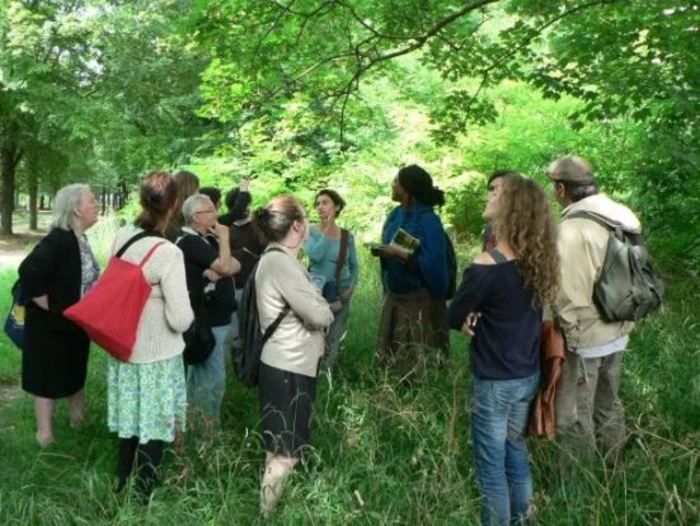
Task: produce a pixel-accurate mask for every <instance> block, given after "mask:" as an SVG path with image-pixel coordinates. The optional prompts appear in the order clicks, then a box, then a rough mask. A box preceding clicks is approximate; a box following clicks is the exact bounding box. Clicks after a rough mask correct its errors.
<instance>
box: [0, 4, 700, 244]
mask: <svg viewBox="0 0 700 526" xmlns="http://www.w3.org/2000/svg"><path fill="white" fill-rule="evenodd" d="M0 8H1V9H0V111H2V116H3V118H2V122H1V123H0V148H1V151H2V180H3V186H2V200H1V202H2V209H3V213H2V229H3V232H5V233H9V232H10V230H11V224H10V221H11V212H8V210H11V208H12V204H13V200H14V195H15V193H16V184H15V181H16V180H17V183H18V184H19V188H21V189H22V191H23V192H27V193H29V194H30V195H31V193H32V192H33V191H34V192H35V191H36V190H37V189H43V190H44V191H51V190H54V189H55V188H57V187H58V186H59V185H60V184H62V183H64V182H66V181H68V180H70V179H73V178H82V179H88V180H89V181H90V182H93V183H96V184H97V185H99V186H101V187H104V188H115V187H128V186H129V185H130V184H132V183H133V182H135V181H136V179H137V177H138V175H139V174H141V173H142V172H143V171H144V170H147V169H152V168H155V167H175V166H181V165H183V164H187V163H192V162H194V163H198V166H211V167H214V166H218V167H219V168H216V169H213V171H214V172H216V173H213V177H214V179H215V180H216V181H224V182H225V184H230V183H231V182H232V180H231V178H230V177H229V175H228V174H230V173H231V172H238V173H244V172H245V173H251V172H252V173H255V174H258V176H259V177H260V178H261V179H264V180H265V181H266V182H265V184H266V185H267V188H268V189H269V190H270V191H272V190H273V189H274V188H277V189H282V188H287V189H291V190H303V189H305V188H309V187H317V186H319V185H320V184H323V183H325V182H328V181H330V180H332V174H333V173H338V172H342V173H348V172H345V168H348V167H350V166H351V164H352V163H357V162H358V159H359V158H362V157H363V155H364V156H366V157H368V158H374V159H383V162H385V163H387V164H389V163H398V162H401V159H402V158H406V157H407V156H408V157H411V156H412V157H416V156H417V157H420V160H424V161H426V162H427V161H430V159H434V160H435V162H437V159H438V158H439V157H442V159H443V160H442V161H441V162H442V164H443V166H445V167H446V168H445V171H446V173H445V174H444V175H445V177H447V178H448V179H450V178H451V179H450V182H446V183H445V184H447V185H448V186H451V185H452V184H453V183H454V184H456V183H455V181H457V180H462V179H459V177H458V176H460V174H461V173H464V172H465V171H469V170H482V171H485V170H487V169H489V168H491V169H493V168H496V167H497V166H496V165H497V164H498V163H500V162H502V161H501V160H502V159H507V158H514V159H515V158H516V157H517V155H511V154H509V153H506V152H504V151H503V150H502V149H500V150H499V149H498V148H496V147H495V143H496V142H497V141H495V140H493V141H490V140H489V138H488V137H485V136H484V133H486V132H487V131H489V130H490V133H492V134H494V135H493V136H492V137H494V138H495V137H496V136H497V135H498V133H496V132H495V131H494V126H496V127H497V126H498V124H499V123H501V124H503V123H505V125H506V126H508V125H511V126H517V124H516V123H515V122H513V121H511V120H510V119H511V113H509V112H511V110H512V109H513V108H521V107H522V106H523V105H526V100H525V99H527V98H529V97H530V96H529V95H528V96H527V97H525V98H523V94H524V93H525V91H527V90H530V91H532V93H539V94H540V95H541V96H542V97H544V100H552V101H554V104H555V106H547V105H546V104H545V103H544V102H542V99H541V98H538V97H535V98H533V99H530V100H531V101H532V107H531V108H530V110H531V111H530V113H529V116H528V117H523V118H525V119H526V120H527V119H529V122H530V125H529V126H526V127H525V128H524V130H525V132H526V131H527V130H529V129H536V128H537V129H539V128H538V127H537V126H536V123H537V122H538V121H540V120H542V118H543V115H542V113H541V111H542V110H543V109H544V108H545V106H546V107H547V108H549V109H547V110H546V111H554V115H556V118H555V119H554V120H556V121H557V123H560V122H561V125H560V124H557V125H556V126H557V129H559V130H560V133H559V134H558V135H557V136H554V135H553V134H551V133H550V134H548V133H547V131H546V130H542V133H541V134H540V135H539V136H536V137H533V136H531V134H529V135H530V136H529V140H530V141H534V142H535V143H537V145H529V146H528V147H527V148H525V146H524V145H522V144H521V145H513V144H511V145H509V146H508V147H509V148H525V149H526V150H528V151H531V152H534V151H538V152H539V151H541V152H542V153H541V154H538V155H537V156H536V157H532V158H529V159H528V160H527V161H526V162H525V165H524V166H515V168H520V169H523V170H525V171H528V170H541V168H542V167H543V166H544V165H546V163H547V162H548V161H549V160H551V158H552V157H554V156H555V155H557V154H561V153H564V152H567V151H573V149H578V151H582V150H583V151H585V153H586V154H587V155H588V156H589V157H591V160H592V161H593V163H594V165H595V166H596V167H597V168H598V172H599V174H600V175H601V176H602V177H603V180H604V182H605V183H606V184H608V185H610V187H611V188H612V189H613V190H614V191H618V192H626V193H627V195H628V197H629V198H630V199H631V200H633V201H636V204H638V205H642V206H643V207H644V208H645V211H646V212H647V214H648V215H649V216H650V218H651V219H654V220H655V219H658V221H656V223H657V227H658V228H660V229H663V228H666V229H675V228H676V227H677V226H678V225H676V224H674V221H673V219H672V218H677V217H680V216H682V215H683V214H686V213H688V212H689V211H690V210H692V209H693V207H694V206H696V205H697V201H695V200H694V198H692V197H691V196H692V195H697V191H698V190H700V183H698V180H697V177H695V174H696V173H697V168H698V161H699V152H698V146H697V140H695V138H696V133H697V128H698V115H699V114H700V112H699V111H698V110H699V109H700V103H699V97H700V89H699V88H700V86H699V84H700V75H698V73H697V72H698V71H700V68H699V67H698V66H700V64H698V61H699V60H700V58H699V57H700V49H699V48H700V39H699V38H698V31H699V29H698V27H699V26H698V19H699V17H700V4H699V3H698V2H697V1H693V0H640V1H637V2H627V1H623V0H566V1H562V2H549V1H542V0H471V1H464V2H458V3H454V2H447V1H443V0H437V1H431V2H414V1H410V2H409V1H406V0H388V1H381V2H379V1H376V0H356V1H353V2H349V1H347V0H260V1H255V2H252V1H249V0H156V1H151V2H146V1H141V0H136V1H133V2H121V1H117V0H113V1H108V0H93V1H88V0H85V1H73V2H69V3H66V2H51V1H46V2H36V1H20V0H0ZM504 83H506V84H504ZM507 83H511V84H507ZM512 83H515V84H512ZM508 85H510V86H515V85H521V86H527V88H522V89H517V90H515V91H513V89H512V88H508V87H507V86H508ZM504 86H506V87H504ZM523 90H525V91H523ZM553 108H556V110H553ZM562 108H564V109H565V111H562ZM519 112H520V109H518V110H517V111H516V113H517V114H518V115H520V113H519ZM559 116H563V120H561V119H559ZM412 119H413V120H415V119H418V120H419V121H420V122H421V125H420V126H418V128H416V130H418V129H420V130H421V131H420V133H421V138H420V139H419V140H414V139H416V137H415V134H411V132H410V126H409V125H407V121H408V120H412ZM557 119H559V120H557ZM416 133H418V132H417V131H416ZM477 143H478V144H480V145H481V147H482V148H483V151H484V152H488V151H490V152H491V153H490V154H489V155H491V156H492V157H490V158H487V157H486V153H484V155H482V156H481V157H479V156H478V155H477V156H475V155H474V154H473V153H472V152H469V151H468V150H467V148H470V147H473V145H474V144H477ZM409 145H412V146H409ZM388 148H394V153H395V155H391V153H390V152H387V151H386V150H387V149H388ZM380 150H385V151H380ZM496 150H498V151H496ZM545 152H546V153H545ZM418 153H420V155H418ZM494 155H495V157H494ZM477 157H478V158H477ZM456 158H459V161H454V162H453V161H451V160H450V159H456ZM348 163H350V164H348ZM469 163H472V164H471V165H468V164H469ZM372 180H374V183H377V180H376V177H375V178H372V177H366V178H364V179H363V183H362V184H363V185H364V187H365V188H371V187H372V184H373V183H372V182H371V181H372ZM379 188H381V184H380V185H379V187H378V188H375V190H372V191H375V192H379V191H380V190H379ZM32 189H34V190H32ZM457 191H458V190H457V188H456V187H455V192H457ZM669 210H670V211H672V213H671V214H670V215H669V214H668V213H667V212H668V211H669ZM693 228H695V229H697V228H698V226H697V225H696V224H692V225H690V228H686V227H684V228H683V230H684V231H693ZM694 232H697V230H695V231H694ZM695 238H697V236H695ZM693 250H696V251H699V252H700V248H699V247H698V245H697V243H695V245H693Z"/></svg>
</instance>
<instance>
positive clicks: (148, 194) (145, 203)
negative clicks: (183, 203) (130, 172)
mask: <svg viewBox="0 0 700 526" xmlns="http://www.w3.org/2000/svg"><path fill="white" fill-rule="evenodd" d="M140 201H141V213H140V214H139V216H138V217H137V218H136V224H137V225H138V226H140V227H141V228H143V229H144V230H154V229H155V228H157V227H159V226H162V225H163V223H164V221H165V219H166V218H167V217H168V214H170V213H171V212H172V211H173V209H174V208H175V206H176V205H177V184H176V183H175V180H174V179H173V178H172V176H171V175H170V174H169V173H168V172H151V173H149V174H148V175H146V177H144V178H143V181H142V182H141V192H140Z"/></svg>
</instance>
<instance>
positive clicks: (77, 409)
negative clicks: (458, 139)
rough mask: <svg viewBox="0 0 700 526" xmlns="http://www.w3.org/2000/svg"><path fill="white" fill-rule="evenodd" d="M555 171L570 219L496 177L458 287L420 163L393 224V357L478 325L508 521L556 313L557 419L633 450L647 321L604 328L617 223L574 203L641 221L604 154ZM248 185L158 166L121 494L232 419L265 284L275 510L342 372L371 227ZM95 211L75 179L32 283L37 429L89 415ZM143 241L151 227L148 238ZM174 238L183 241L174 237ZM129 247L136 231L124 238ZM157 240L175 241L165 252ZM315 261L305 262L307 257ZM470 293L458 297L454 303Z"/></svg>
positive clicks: (614, 452) (122, 441)
mask: <svg viewBox="0 0 700 526" xmlns="http://www.w3.org/2000/svg"><path fill="white" fill-rule="evenodd" d="M547 176H548V177H549V179H550V181H551V182H552V185H553V191H554V196H555V197H556V199H557V201H558V202H559V203H560V204H561V205H562V206H563V207H564V209H563V212H562V221H561V223H560V224H559V225H558V226H557V225H556V224H555V222H554V219H553V214H552V210H551V207H550V199H549V198H548V196H547V193H546V191H545V190H544V188H543V187H542V186H541V185H540V184H539V183H537V182H536V181H534V180H533V179H528V178H525V177H523V176H522V175H520V174H518V173H517V172H514V171H511V170H499V171H496V172H494V173H493V174H492V176H491V177H490V178H489V181H488V185H489V188H488V190H489V192H488V199H487V204H486V207H485V210H484V212H483V217H484V219H485V221H486V222H487V229H486V231H485V236H484V239H485V243H484V252H483V253H481V254H480V255H478V256H477V257H476V258H475V259H474V261H473V262H472V263H471V264H470V265H469V266H468V268H467V269H466V270H465V271H464V275H463V278H462V282H461V284H460V285H459V287H458V289H457V291H456V293H454V291H453V290H450V289H451V287H452V288H453V287H454V284H452V285H451V283H450V282H451V279H452V280H453V279H454V277H453V276H452V277H451V275H450V274H451V272H452V273H453V272H454V269H452V268H451V258H452V257H453V254H452V255H451V250H452V245H451V241H450V240H449V238H448V236H447V235H446V233H445V230H444V227H443V225H442V222H441V220H440V218H439V216H438V215H437V213H436V211H435V207H439V206H441V205H442V204H443V203H444V202H445V195H444V192H442V190H440V189H439V188H437V187H436V186H434V184H433V180H432V177H431V176H430V175H429V174H428V172H426V171H425V170H424V169H423V168H421V167H419V166H416V165H411V166H406V167H403V168H401V169H400V170H399V171H398V174H397V176H396V177H395V179H394V182H393V185H392V199H393V200H394V201H395V202H396V203H397V206H396V207H395V208H394V209H393V210H392V211H391V213H390V214H389V216H388V217H387V219H386V221H385V224H384V227H383V230H382V243H381V244H378V245H373V246H372V250H371V252H372V254H373V255H374V256H376V257H377V258H378V259H379V261H380V266H381V277H382V285H383V287H384V293H385V294H384V301H383V304H382V312H381V318H380V334H379V340H378V345H377V355H378V359H379V360H380V362H381V363H384V364H386V365H388V366H394V365H396V363H398V362H400V361H403V362H404V363H405V362H408V363H410V362H412V361H415V360H416V357H417V356H418V353H421V352H423V350H424V349H426V348H429V349H438V350H442V351H443V352H445V351H446V350H447V349H448V347H449V329H453V330H458V331H463V332H465V333H468V334H470V335H471V336H472V338H471V343H470V356H471V370H472V393H471V398H470V403H469V414H470V419H471V437H472V445H473V447H472V453H473V461H474V468H475V474H476V478H477V481H478V485H479V488H480V491H481V494H482V497H483V504H482V522H483V523H484V524H508V523H509V522H511V521H519V520H521V521H524V520H526V518H527V516H528V514H529V513H531V501H532V495H533V482H532V475H531V471H530V466H529V460H528V452H527V445H526V441H525V437H526V429H527V423H528V417H529V410H530V406H531V404H532V401H533V399H534V397H535V395H536V393H537V390H538V388H539V386H540V382H541V373H540V370H541V368H540V352H539V346H540V330H541V326H542V322H543V317H544V316H545V313H546V312H551V313H553V315H554V316H555V317H556V320H557V322H558V324H559V326H560V327H561V330H562V331H563V334H564V336H565V338H566V344H567V353H566V361H565V363H564V367H563V374H562V378H561V382H560V384H559V388H558V392H557V399H556V400H557V407H556V409H557V420H558V431H559V433H560V434H561V435H562V437H563V438H565V439H567V440H568V442H569V443H571V444H575V445H576V447H577V449H576V454H585V453H586V452H592V451H594V447H595V444H596V441H597V443H598V446H600V448H601V449H600V451H601V452H602V453H603V454H604V455H605V456H606V458H607V459H611V460H613V461H614V460H615V459H616V458H617V456H618V454H619V451H620V449H621V446H622V445H623V444H624V436H625V429H624V412H623V409H622V404H621V402H620V399H619V397H618V394H617V391H618V387H619V380H620V371H621V361H622V356H623V351H624V350H625V349H626V348H627V343H628V334H629V332H630V330H631V328H632V325H631V324H630V323H615V322H613V323H610V322H605V321H603V319H602V318H601V316H600V314H599V313H598V311H597V309H596V306H595V304H594V303H593V300H592V296H593V295H592V289H593V285H594V282H595V280H596V278H597V275H598V274H599V272H600V268H601V266H602V263H603V259H604V256H605V249H606V243H607V239H608V232H607V231H606V229H605V228H604V227H603V226H601V225H600V224H599V223H597V222H594V221H589V220H587V219H586V218H585V217H581V216H580V215H577V216H576V217H571V218H569V217H568V216H569V215H571V214H573V213H574V212H577V211H581V210H590V211H594V212H595V213H597V214H601V215H604V216H606V217H610V218H611V219H612V220H615V221H618V222H621V223H623V224H625V225H628V226H629V227H630V228H636V229H637V230H639V229H640V224H639V221H638V220H637V218H636V217H635V215H634V214H633V213H632V212H631V211H630V210H629V209H628V208H626V207H625V206H624V205H622V204H620V203H616V202H614V201H612V200H611V199H610V198H608V197H607V196H605V195H603V194H600V193H598V188H597V184H596V180H595V177H594V176H593V173H592V170H591V167H590V165H589V164H588V163H587V162H586V161H585V160H584V159H581V158H579V157H573V156H570V157H564V158H561V159H558V160H556V161H555V162H554V163H552V165H550V167H549V169H548V172H547ZM248 185H249V181H248V180H246V179H244V180H243V181H242V183H241V185H240V187H239V188H235V189H234V190H232V191H230V192H229V193H228V194H227V195H226V196H225V199H224V201H225V203H226V205H227V208H228V212H227V213H226V214H223V215H221V216H218V205H219V203H218V202H219V200H220V199H221V193H220V191H219V190H217V189H214V188H199V181H198V179H197V178H196V176H195V175H194V174H191V173H189V172H180V173H178V174H175V176H171V175H170V174H169V173H166V172H153V173H150V174H148V175H147V176H146V177H145V178H144V179H143V181H142V184H141V189H140V205H141V211H140V214H139V216H138V217H137V219H136V220H135V222H134V223H133V224H131V225H127V226H125V227H123V228H122V229H121V230H120V231H119V232H118V233H117V236H116V240H115V243H114V246H113V249H112V254H113V255H114V254H116V253H117V252H119V251H120V249H121V248H122V247H124V246H125V247H127V248H126V250H125V251H123V254H122V255H121V257H122V258H123V259H125V260H127V261H130V262H134V263H139V262H140V261H141V260H142V259H143V258H144V256H145V255H146V254H147V253H149V252H151V251H152V249H153V247H156V248H155V250H154V251H152V255H151V257H150V258H149V259H148V261H147V262H146V263H145V264H144V265H143V267H142V268H143V272H144V275H145V277H146V279H147V281H148V282H149V283H150V284H151V285H152V292H151V295H150V297H149V299H148V302H147V304H146V307H145V309H144V313H143V316H142V318H141V321H140V324H139V328H138V332H137V341H136V345H135V347H134V351H133V354H132V356H131V358H130V359H129V360H128V361H127V362H121V361H118V360H116V359H114V358H111V357H110V358H109V365H108V376H107V378H108V426H109V429H110V430H111V431H113V432H116V433H117V435H118V437H119V448H118V462H117V465H118V467H117V475H118V485H117V488H118V489H119V490H121V489H122V488H123V487H124V486H125V485H126V483H127V481H128V479H129V477H130V475H131V474H132V472H134V471H135V472H136V487H137V490H138V493H139V495H140V496H141V497H142V498H143V499H145V500H147V499H148V498H149V497H150V494H151V492H152V490H153V488H154V486H155V485H156V482H157V473H158V466H159V463H160V461H161V458H162V454H163V448H164V445H165V443H169V442H173V441H174V440H175V439H176V436H178V434H181V433H183V432H184V430H185V423H186V422H187V420H188V414H189V417H190V421H192V420H191V417H192V416H195V415H201V417H202V420H201V421H202V422H203V424H204V429H211V428H213V427H216V426H217V425H218V421H219V418H220V413H221V405H222V400H223V396H224V391H225V388H226V372H225V371H226V364H225V354H226V348H227V347H228V346H236V345H240V344H241V338H240V336H241V335H240V328H239V326H238V319H237V316H236V315H235V312H236V305H237V302H240V300H241V293H242V290H243V288H244V286H245V283H246V282H247V281H248V280H254V286H255V288H256V306H257V312H258V316H259V323H260V328H261V329H262V331H263V332H265V331H267V330H268V329H270V328H271V327H273V326H274V330H273V331H272V330H271V331H269V332H271V335H270V336H269V338H268V339H267V340H266V342H265V344H264V346H263V348H262V354H261V356H260V370H259V378H258V386H259V399H260V410H261V435H262V440H263V445H264V448H265V450H266V452H267V457H266V460H265V468H264V474H263V477H262V485H261V511H262V513H264V514H269V513H270V512H271V511H272V510H273V509H274V508H275V505H276V503H277V501H278V500H279V498H280V495H281V493H282V490H283V487H284V482H285V480H286V478H287V476H288V474H289V473H290V472H291V471H292V470H293V469H294V466H295V465H296V463H297V462H298V460H299V458H300V456H301V455H302V454H303V451H304V449H305V447H306V446H308V445H309V443H310V422H311V417H312V413H313V405H314V399H315V389H316V378H317V375H318V373H319V369H320V368H322V367H327V368H332V367H334V366H335V365H336V362H337V359H338V353H339V349H340V344H341V340H342V337H343V335H344V333H345V330H346V323H347V320H348V315H349V312H350V304H351V300H352V297H353V292H354V291H355V289H356V286H357V283H358V277H359V265H358V257H357V248H356V246H355V240H354V236H353V235H352V234H351V233H350V232H348V231H347V230H345V229H343V228H341V227H340V226H339V225H338V224H337V218H338V216H339V215H340V214H341V212H342V211H343V209H344V207H345V201H344V200H343V199H342V197H341V196H340V195H339V194H338V193H337V192H335V191H334V190H330V189H324V190H322V191H320V192H319V193H318V194H317V195H316V199H315V207H316V210H317V212H318V216H319V218H320V222H319V223H318V224H310V223H309V220H308V217H307V213H306V210H305V209H304V207H303V205H302V204H301V202H300V201H299V200H298V199H296V198H295V197H293V196H290V195H282V196H278V197H275V198H273V199H272V200H271V201H269V202H268V203H267V204H266V205H265V206H263V207H261V208H259V209H258V210H256V211H255V212H254V213H252V214H251V212H250V203H251V196H250V193H249V187H248ZM98 213H99V209H98V204H97V201H96V200H95V197H94V195H93V194H92V192H91V190H90V188H89V187H88V186H86V185H70V186H68V187H65V188H63V189H62V190H60V191H59V193H58V194H57V196H56V198H55V200H54V216H55V219H54V222H53V224H52V229H51V231H50V232H49V234H48V235H47V236H46V237H45V238H44V239H43V240H42V241H41V242H40V243H39V244H38V245H37V246H36V247H35V249H34V250H33V251H32V253H31V254H30V255H29V256H28V257H27V258H26V259H25V260H24V262H23V263H22V264H21V266H20V269H19V275H20V281H21V283H22V286H23V288H24V291H25V293H26V295H27V296H28V297H30V298H32V301H30V303H29V305H28V307H27V320H26V345H25V349H24V352H23V362H22V386H23V389H24V390H25V391H27V392H29V393H31V394H33V395H34V397H35V410H36V418H37V434H36V439H37V441H38V442H39V444H40V445H42V446H45V445H48V444H49V443H51V442H52V441H53V427H52V417H53V407H54V403H55V400H56V399H59V398H64V397H67V398H68V400H69V406H70V411H69V413H70V419H71V424H72V425H75V426H78V425H79V424H80V422H81V420H82V419H83V418H84V395H83V389H84V384H85V378H86V370H87V360H88V348H89V341H88V338H87V336H86V335H85V333H84V332H83V331H82V330H81V329H80V328H79V327H78V326H76V325H74V324H73V323H71V322H70V321H69V320H67V319H66V318H65V317H64V316H63V315H62V312H63V310H64V309H65V308H67V307H68V306H70V305H72V304H73V303H75V302H77V301H78V300H79V299H80V298H81V297H82V296H83V295H85V294H86V293H88V291H89V290H90V288H91V287H92V285H93V284H94V283H95V282H96V281H97V279H98V277H99V267H98V265H97V262H96V260H95V257H94V255H93V254H92V251H91V249H90V245H89V243H88V241H87V238H86V236H85V232H86V231H87V230H88V229H89V228H90V227H91V226H92V225H93V224H94V223H95V222H96V221H97V218H98ZM135 236H138V237H135ZM164 238H165V239H169V240H170V241H165V242H163V241H164ZM127 243H129V244H128V245H127ZM156 245H158V246H156ZM302 251H303V252H304V253H306V254H307V255H308V266H306V265H304V264H303V263H302V262H301V260H300V257H299V256H300V253H301V252H302ZM453 293H454V297H451V296H452V294H453ZM202 302H204V305H205V309H204V311H206V318H207V322H208V323H209V325H210V326H211V329H212V334H213V336H214V341H215V343H214V347H213V350H212V351H211V353H210V354H209V356H208V357H207V358H206V359H205V360H204V361H202V362H201V363H196V364H193V365H189V366H188V367H187V368H186V373H185V372H184V371H183V358H182V353H183V350H184V349H185V342H184V339H183V336H182V335H183V333H184V332H185V331H187V330H188V328H189V327H190V326H191V325H192V323H193V321H194V320H195V317H196V316H199V314H198V313H200V312H203V309H202V305H203V303H202Z"/></svg>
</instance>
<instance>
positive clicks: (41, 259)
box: [19, 228, 90, 399]
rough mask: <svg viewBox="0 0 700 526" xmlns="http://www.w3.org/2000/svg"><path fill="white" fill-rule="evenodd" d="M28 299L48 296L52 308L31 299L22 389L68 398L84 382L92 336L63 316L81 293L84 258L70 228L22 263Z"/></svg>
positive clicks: (56, 231) (51, 234)
mask: <svg viewBox="0 0 700 526" xmlns="http://www.w3.org/2000/svg"><path fill="white" fill-rule="evenodd" d="M19 277H20V281H21V283H22V289H23V291H24V292H26V294H27V296H28V297H30V298H36V297H39V296H43V295H47V296H48V301H49V310H48V311H46V310H44V309H42V308H40V307H39V306H38V305H36V304H35V303H34V302H33V301H30V302H29V304H28V305H27V311H26V316H27V317H26V321H25V347H24V351H23V353H22V389H23V390H25V391H27V392H28V393H31V394H33V395H35V396H41V397H44V398H54V399H55V398H64V397H66V396H71V395H73V394H75V393H77V392H78V391H80V390H81V389H82V388H83V386H84V385H85V377H86V373H87V362H88V350H89V347H90V340H89V339H88V337H87V335H86V334H85V332H84V331H83V330H82V329H81V328H80V327H78V326H77V325H75V324H74V323H73V322H71V321H70V320H68V319H67V318H65V317H64V316H63V314H62V313H63V311H64V309H66V308H68V307H70V306H71V305H73V304H74V303H76V302H77V301H78V300H79V299H80V296H81V287H82V262H81V253H80V246H79V244H78V239H77V238H76V236H75V234H74V233H73V231H72V230H70V231H66V230H62V229H60V228H55V229H53V230H52V231H51V232H49V234H48V235H47V236H46V237H45V238H44V239H42V240H41V241H40V242H39V244H38V245H37V246H36V247H35V248H34V250H33V251H32V252H31V253H30V254H29V255H28V256H27V257H26V259H25V260H24V261H23V262H22V264H21V265H20V267H19Z"/></svg>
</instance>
